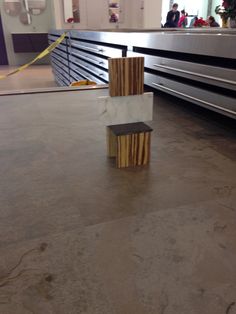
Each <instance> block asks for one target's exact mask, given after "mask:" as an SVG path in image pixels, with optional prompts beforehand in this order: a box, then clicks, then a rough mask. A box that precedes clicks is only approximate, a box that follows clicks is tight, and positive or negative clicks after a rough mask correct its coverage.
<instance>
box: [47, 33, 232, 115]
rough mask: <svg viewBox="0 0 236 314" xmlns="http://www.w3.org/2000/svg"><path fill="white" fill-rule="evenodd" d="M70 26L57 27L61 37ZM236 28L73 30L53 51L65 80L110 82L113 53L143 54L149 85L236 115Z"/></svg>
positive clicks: (60, 78) (55, 35)
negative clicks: (109, 73)
mask: <svg viewBox="0 0 236 314" xmlns="http://www.w3.org/2000/svg"><path fill="white" fill-rule="evenodd" d="M63 32H64V30H56V31H55V30H52V31H51V32H50V34H49V41H50V42H53V41H55V40H56V39H57V38H58V36H60V34H61V33H63ZM235 39H236V31H235V30H233V29H232V30H231V29H227V30H225V29H220V28H217V29H186V30H181V29H174V30H173V29H150V30H145V31H144V30H132V29H131V30H130V29H123V30H101V31H93V30H86V31H78V30H70V31H69V32H68V34H67V38H66V39H65V41H64V42H63V43H62V44H61V45H60V46H59V47H58V48H57V49H55V51H54V52H53V53H52V56H51V57H52V65H53V69H54V70H53V71H54V73H55V77H56V80H57V81H58V84H59V85H69V84H70V83H71V82H72V81H74V80H80V79H86V78H87V79H90V80H94V81H96V82H98V83H99V84H101V83H108V81H109V76H108V62H107V60H108V58H112V57H122V56H143V57H144V58H145V84H146V85H147V86H150V87H152V88H154V89H158V90H161V91H164V92H166V93H171V94H173V95H175V96H177V97H179V98H183V99H187V100H189V101H191V102H194V103H196V104H199V105H201V106H204V107H207V108H210V109H212V110H215V111H218V112H221V113H223V114H226V115H229V116H231V117H234V118H235V116H236V101H235V99H236V53H235V52H236V40H235Z"/></svg>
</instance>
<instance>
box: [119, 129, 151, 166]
mask: <svg viewBox="0 0 236 314" xmlns="http://www.w3.org/2000/svg"><path fill="white" fill-rule="evenodd" d="M150 141H151V133H150V132H146V133H139V134H129V135H121V136H117V159H116V165H117V168H127V167H136V166H145V165H147V164H148V163H149V160H150Z"/></svg>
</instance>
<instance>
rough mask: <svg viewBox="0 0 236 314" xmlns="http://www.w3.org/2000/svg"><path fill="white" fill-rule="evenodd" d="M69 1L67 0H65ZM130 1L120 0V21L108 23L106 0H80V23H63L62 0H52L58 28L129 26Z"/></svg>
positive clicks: (130, 22)
mask: <svg viewBox="0 0 236 314" xmlns="http://www.w3.org/2000/svg"><path fill="white" fill-rule="evenodd" d="M66 1H69V0H66ZM130 1H133V0H120V3H121V10H122V13H121V21H120V22H119V23H118V24H116V23H109V10H108V0H80V23H71V24H70V23H65V21H64V8H63V0H52V2H53V8H54V12H55V16H56V21H55V24H56V28H58V29H103V28H105V29H106V28H108V29H109V28H117V27H120V28H127V27H131V24H132V21H131V10H130ZM135 1H138V0H135Z"/></svg>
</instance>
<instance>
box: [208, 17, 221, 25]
mask: <svg viewBox="0 0 236 314" xmlns="http://www.w3.org/2000/svg"><path fill="white" fill-rule="evenodd" d="M207 22H208V24H209V26H210V27H220V25H219V24H218V23H217V22H216V20H215V18H214V16H208V18H207Z"/></svg>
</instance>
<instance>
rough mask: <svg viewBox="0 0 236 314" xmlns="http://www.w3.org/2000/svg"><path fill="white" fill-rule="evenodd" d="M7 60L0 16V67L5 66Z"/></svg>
mask: <svg viewBox="0 0 236 314" xmlns="http://www.w3.org/2000/svg"><path fill="white" fill-rule="evenodd" d="M7 64H8V59H7V51H6V45H5V40H4V34H3V28H2V19H1V14H0V65H7Z"/></svg>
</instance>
